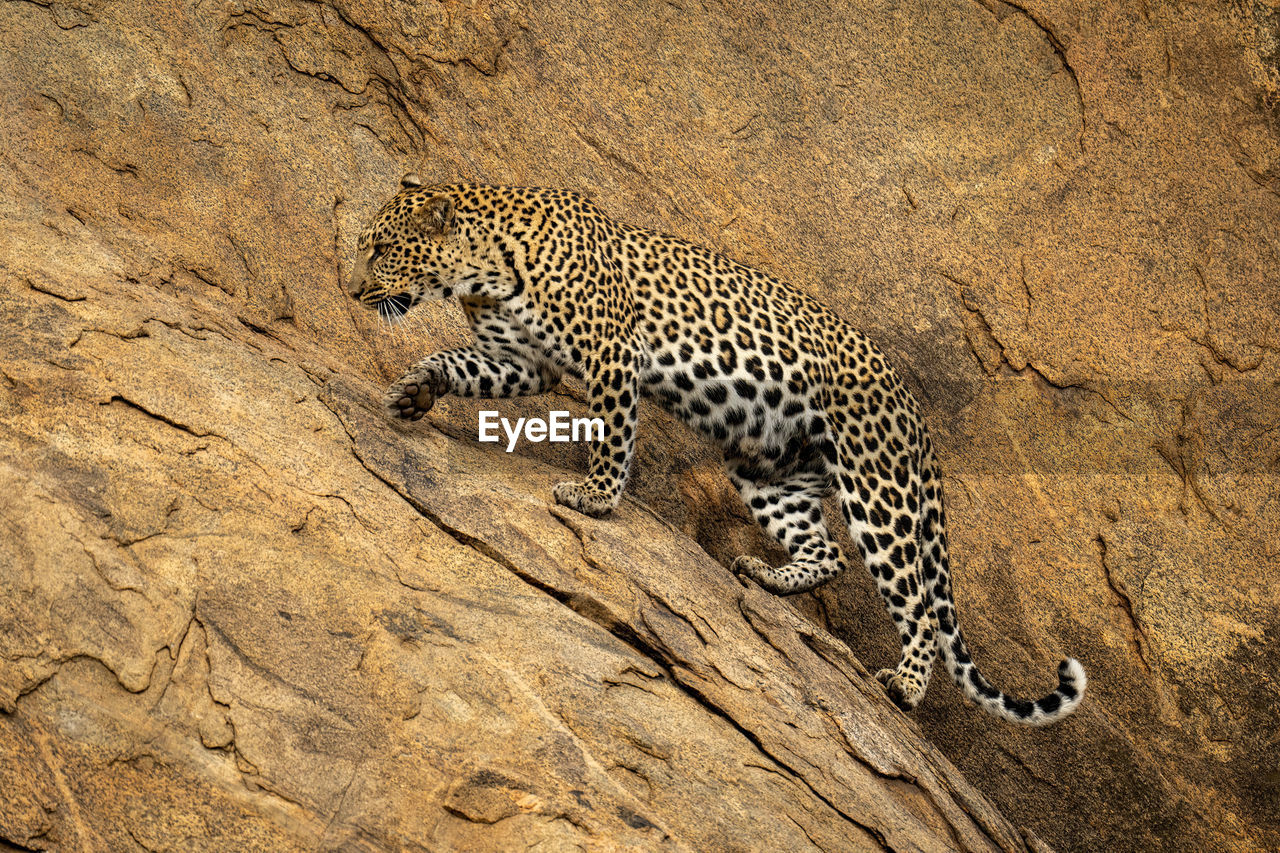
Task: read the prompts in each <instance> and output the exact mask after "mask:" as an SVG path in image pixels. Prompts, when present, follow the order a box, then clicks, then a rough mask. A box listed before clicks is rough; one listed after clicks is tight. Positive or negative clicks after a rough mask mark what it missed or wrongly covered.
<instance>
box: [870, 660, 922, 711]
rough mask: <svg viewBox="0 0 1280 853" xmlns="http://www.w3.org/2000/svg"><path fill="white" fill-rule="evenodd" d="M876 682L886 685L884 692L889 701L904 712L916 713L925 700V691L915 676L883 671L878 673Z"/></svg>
mask: <svg viewBox="0 0 1280 853" xmlns="http://www.w3.org/2000/svg"><path fill="white" fill-rule="evenodd" d="M876 681H879V682H880V683H881V684H882V685H884V692H885V693H887V694H888V695H889V699H890V700H891V701H892V702H893V704H895V705H897V706H898V707H899V708H900V709H902V710H903V711H914V710H915V707H916V706H917V705H919V704H920V700H921V699H923V698H924V690H923V689H922V688H921V686H920V682H919V681H918V680H916V679H915V678H914V677H913V676H910V675H905V676H904V675H900V674H898V672H897V671H895V670H892V669H882V670H880V671H879V672H877V673H876Z"/></svg>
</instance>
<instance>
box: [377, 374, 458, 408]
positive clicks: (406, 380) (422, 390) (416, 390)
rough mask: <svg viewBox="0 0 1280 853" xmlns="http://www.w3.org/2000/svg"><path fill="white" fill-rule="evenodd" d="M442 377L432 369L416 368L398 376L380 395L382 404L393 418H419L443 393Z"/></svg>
mask: <svg viewBox="0 0 1280 853" xmlns="http://www.w3.org/2000/svg"><path fill="white" fill-rule="evenodd" d="M444 384H445V383H444V379H443V377H441V376H440V374H439V373H437V372H436V371H435V370H434V369H429V368H426V369H424V368H416V369H414V370H413V371H411V372H409V373H407V374H405V375H404V376H402V377H400V379H399V380H397V381H396V382H395V383H394V384H393V385H392V386H391V387H390V388H388V389H387V393H386V394H384V395H383V397H382V405H383V406H384V407H385V408H386V410H387V413H388V414H390V415H391V416H392V417H393V418H400V419H402V420H407V421H417V420H421V419H422V417H423V416H424V415H426V413H427V412H429V411H431V407H432V406H434V405H435V404H436V397H437V396H439V395H440V394H442V393H444V391H445V387H444Z"/></svg>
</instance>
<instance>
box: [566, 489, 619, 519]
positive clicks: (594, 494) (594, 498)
mask: <svg viewBox="0 0 1280 853" xmlns="http://www.w3.org/2000/svg"><path fill="white" fill-rule="evenodd" d="M551 494H552V495H553V496H554V497H555V499H556V503H558V504H561V505H563V506H567V507H568V508H569V509H572V510H577V511H578V512H580V513H582V514H583V515H589V516H591V517H592V518H599V517H600V516H602V515H607V514H608V513H609V512H610V511H612V510H613V507H614V505H615V504H616V503H617V501H616V500H614V499H612V498H610V497H609V496H608V495H607V494H605V493H604V492H602V491H600V490H599V489H593V488H590V487H589V486H587V485H586V484H585V483H557V484H556V487H555V488H554V489H552V491H551Z"/></svg>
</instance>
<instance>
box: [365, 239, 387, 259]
mask: <svg viewBox="0 0 1280 853" xmlns="http://www.w3.org/2000/svg"><path fill="white" fill-rule="evenodd" d="M386 251H387V247H386V244H384V243H375V244H374V246H373V249H372V254H371V255H370V256H369V263H373V262H374V261H376V260H377V259H378V258H380V257H382V256H383V255H384V254H386Z"/></svg>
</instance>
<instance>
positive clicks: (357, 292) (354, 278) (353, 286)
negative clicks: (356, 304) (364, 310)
mask: <svg viewBox="0 0 1280 853" xmlns="http://www.w3.org/2000/svg"><path fill="white" fill-rule="evenodd" d="M362 272H363V271H362V270H359V269H357V270H356V271H355V272H353V273H352V274H351V280H350V281H348V282H347V293H349V294H351V297H352V298H353V299H359V298H360V297H361V296H363V295H364V276H363V275H362V274H361V273H362Z"/></svg>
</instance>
